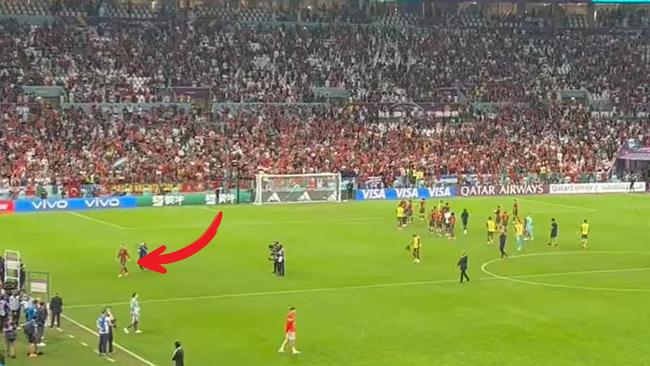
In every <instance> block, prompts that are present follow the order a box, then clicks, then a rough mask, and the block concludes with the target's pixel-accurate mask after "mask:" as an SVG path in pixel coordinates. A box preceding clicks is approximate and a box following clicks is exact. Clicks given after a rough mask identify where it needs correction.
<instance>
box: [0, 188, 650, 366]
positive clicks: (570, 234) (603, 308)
mask: <svg viewBox="0 0 650 366" xmlns="http://www.w3.org/2000/svg"><path fill="white" fill-rule="evenodd" d="M395 203H396V202H350V203H341V204H318V205H316V204H314V205H293V206H268V207H267V206H265V207H254V206H227V207H223V212H224V219H223V223H222V227H221V229H220V231H219V233H218V235H217V237H216V239H215V241H214V242H213V243H211V244H210V245H209V246H208V247H206V248H205V249H204V250H203V251H202V252H200V253H199V254H198V255H196V256H194V257H192V258H190V259H187V260H186V261H183V262H181V263H177V264H173V265H169V266H168V269H169V273H168V274H166V275H160V274H157V273H153V272H140V270H139V269H137V268H136V265H135V262H131V264H130V267H131V271H132V273H131V275H130V276H129V277H127V278H118V277H117V270H118V268H117V263H116V262H115V260H114V256H115V253H116V251H117V249H118V246H119V244H120V243H121V242H126V243H127V244H128V245H129V247H130V248H131V251H132V254H135V245H136V244H137V243H138V242H140V241H147V242H149V243H151V245H150V246H151V247H154V248H155V247H156V246H157V245H159V244H166V245H167V246H168V247H169V248H170V250H173V249H178V248H179V247H180V246H182V245H184V244H187V243H189V242H191V241H192V240H194V239H195V238H196V237H198V235H200V233H201V232H202V231H203V229H204V228H205V227H207V225H208V224H209V222H210V220H211V218H212V217H213V216H214V215H215V214H216V211H215V210H214V209H206V208H205V207H198V206H195V207H183V208H160V209H154V208H151V209H136V210H128V211H93V212H82V213H81V215H84V216H86V217H83V216H75V215H73V214H70V213H39V214H23V215H13V216H4V217H0V232H1V233H2V235H1V238H2V239H1V243H2V247H4V248H6V249H15V250H19V251H20V252H21V254H22V256H23V257H24V258H25V261H26V263H27V265H28V269H29V270H35V271H47V272H50V273H51V274H52V280H53V290H54V291H58V292H60V293H61V295H62V297H63V299H64V302H65V304H66V306H68V307H67V309H66V310H65V314H66V315H67V316H69V317H71V318H72V319H74V320H76V321H78V322H80V323H82V324H84V325H85V326H87V327H90V328H93V329H94V321H95V319H96V317H97V315H98V313H99V312H100V310H101V308H102V307H103V306H104V305H105V304H112V303H117V304H114V305H113V306H112V308H113V311H114V313H116V316H117V318H118V322H121V323H122V324H124V321H125V320H126V319H127V318H128V305H127V303H128V300H129V298H130V295H131V293H132V292H134V291H137V292H138V293H139V294H140V299H141V305H142V328H143V330H144V333H143V334H140V335H133V334H130V335H125V334H123V333H121V332H120V333H118V334H117V337H116V341H117V342H118V343H119V344H121V345H122V346H124V347H126V348H127V349H129V350H131V351H132V352H134V353H136V354H138V355H140V356H141V357H143V358H144V359H147V360H150V361H151V362H153V363H154V364H156V365H168V364H170V361H169V358H170V356H171V352H172V350H173V347H172V345H173V342H174V341H175V340H177V339H178V340H181V341H182V342H183V344H184V347H185V349H186V355H187V364H188V365H190V366H195V365H201V366H207V365H251V366H266V365H299V364H301V365H309V366H325V365H327V366H330V365H340V364H345V365H351V366H371V365H372V366H384V365H385V366H392V365H410V366H419V365H422V366H424V365H426V366H431V365H450V366H451V365H453V366H459V365H472V366H474V365H513V366H515V365H516V366H520V365H553V366H563V365H566V366H575V365H591V366H596V365H603V366H611V365H626V366H634V365H639V366H647V365H649V364H650V355H648V353H647V352H645V351H646V349H647V340H648V338H649V337H650V317H648V316H646V315H645V314H646V313H647V309H648V308H649V307H650V240H648V236H647V235H648V234H647V233H648V229H650V219H649V216H650V196H646V195H643V194H639V195H602V196H572V197H550V196H547V197H531V198H526V197H522V198H521V199H520V207H521V212H522V213H527V212H530V213H531V214H532V215H533V218H534V219H535V226H536V236H537V239H536V241H535V242H534V243H530V244H527V246H526V248H525V250H524V252H523V254H535V255H532V256H528V255H526V256H520V257H519V258H518V256H517V253H516V251H515V249H514V235H510V237H509V244H508V245H509V248H508V250H509V252H510V253H511V254H512V255H513V256H512V258H511V259H510V260H508V261H506V262H502V261H494V262H493V263H490V264H488V265H487V266H486V270H487V271H489V272H491V273H494V274H496V275H499V276H505V277H508V278H511V279H496V278H494V277H491V276H490V275H488V274H486V273H484V272H483V271H482V270H481V265H482V264H483V263H485V262H488V261H491V260H493V259H495V258H497V254H498V253H497V248H495V247H494V246H488V245H486V244H485V242H484V231H485V230H484V229H483V228H484V222H485V219H486V217H487V216H488V215H489V214H491V211H492V210H493V209H494V207H495V206H496V205H497V204H500V205H501V206H502V207H506V208H507V209H508V210H509V209H510V207H511V205H512V198H511V197H510V198H509V197H501V198H471V199H461V198H455V199H452V200H451V203H452V207H453V208H454V210H455V211H456V212H460V211H461V210H462V208H467V209H468V210H469V211H470V215H471V216H470V234H469V235H468V236H459V238H458V239H457V240H455V241H450V240H445V239H441V238H438V237H435V236H431V235H430V234H428V233H427V232H426V228H425V225H424V223H422V222H416V223H414V224H412V225H410V226H409V227H408V228H407V229H405V230H397V229H396V228H395V225H394V206H395ZM429 204H433V202H429ZM88 217H90V218H93V219H97V220H102V221H105V222H108V223H112V224H114V225H118V226H121V227H123V228H126V229H119V228H117V227H114V226H110V225H106V224H102V223H100V222H95V221H91V220H89V219H87V218H88ZM551 217H555V218H556V219H557V220H558V222H559V225H560V247H559V248H557V249H556V248H549V247H547V246H546V240H547V236H548V226H549V220H550V218H551ZM584 218H587V219H589V221H590V223H591V229H592V233H591V239H590V249H589V250H587V251H583V250H581V249H580V247H579V238H578V233H577V231H578V225H579V224H580V222H581V221H582V220H583V219H584ZM414 232H415V233H420V234H422V235H423V238H424V239H423V240H424V243H423V260H422V262H421V263H420V264H413V263H411V260H410V256H409V253H408V252H407V251H405V250H404V247H405V246H406V244H407V243H408V241H409V239H410V236H411V235H412V234H413V233H414ZM276 239H277V240H281V241H282V242H283V243H284V245H285V247H286V251H287V277H286V278H276V277H274V276H273V275H272V274H271V273H270V272H271V269H272V265H271V263H269V262H268V261H267V259H266V257H267V245H268V244H269V243H270V242H271V241H273V240H276ZM152 249H153V248H152ZM463 250H465V251H467V253H468V254H469V260H470V270H469V275H470V277H471V278H472V281H471V282H470V283H468V284H463V285H460V284H458V283H457V282H456V279H457V277H458V271H457V269H456V267H455V264H456V261H457V258H458V255H459V254H460V252H461V251H463ZM549 253H552V254H551V255H547V254H549ZM537 254H540V255H537ZM629 269H634V270H629ZM567 272H569V273H567ZM511 276H514V277H511ZM513 278H514V279H516V280H518V281H523V282H515V281H513V280H512V279H513ZM586 287H589V288H592V289H585V288H586ZM294 290H295V291H294ZM301 290H304V291H301ZM230 295H232V296H230ZM193 297H198V298H195V299H192V298H193ZM160 299H163V300H162V301H156V300H160ZM290 306H295V307H297V310H298V323H297V326H298V343H299V348H300V349H301V350H302V351H303V353H302V354H301V355H300V356H298V357H295V356H291V355H289V354H277V353H276V350H277V348H278V346H279V344H280V342H281V341H282V339H283V326H284V318H285V314H286V311H287V309H288V308H289V307H290ZM63 328H64V332H63V333H59V332H54V331H49V330H48V332H47V334H46V338H47V341H48V346H47V347H46V348H45V349H44V351H45V355H44V356H43V357H42V358H39V359H32V360H26V359H25V356H24V350H25V345H24V343H22V342H21V343H20V344H19V347H18V351H19V359H18V360H15V361H14V360H11V362H10V363H9V365H11V366H14V365H46V366H51V365H83V366H95V365H100V366H101V365H109V364H110V363H109V362H108V361H106V360H104V359H100V358H99V357H97V356H96V355H95V354H94V353H93V351H94V349H95V347H96V337H94V336H92V335H91V334H89V333H88V332H86V331H84V330H82V329H80V328H79V327H77V326H74V325H72V324H71V323H70V322H69V321H64V326H63ZM70 335H72V336H74V337H75V338H74V339H72V338H70V337H69V336H70ZM22 338H23V336H22V333H21V339H22ZM80 342H84V343H87V344H88V347H84V346H82V345H81V344H80ZM114 358H115V361H116V362H115V364H116V365H134V366H135V365H144V363H142V362H141V361H138V360H137V359H135V358H133V357H131V356H129V355H127V354H125V353H124V352H122V351H118V352H117V353H116V355H115V357H114Z"/></svg>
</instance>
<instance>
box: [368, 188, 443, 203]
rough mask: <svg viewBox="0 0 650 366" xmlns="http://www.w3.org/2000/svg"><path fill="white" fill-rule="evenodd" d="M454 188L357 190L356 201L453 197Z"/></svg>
mask: <svg viewBox="0 0 650 366" xmlns="http://www.w3.org/2000/svg"><path fill="white" fill-rule="evenodd" d="M455 195H456V187H431V188H387V189H358V190H357V194H356V199H357V200H408V199H421V198H424V199H427V198H442V197H453V196H455Z"/></svg>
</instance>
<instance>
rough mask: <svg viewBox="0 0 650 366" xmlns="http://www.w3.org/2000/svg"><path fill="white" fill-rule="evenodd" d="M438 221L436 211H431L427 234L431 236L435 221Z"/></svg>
mask: <svg viewBox="0 0 650 366" xmlns="http://www.w3.org/2000/svg"><path fill="white" fill-rule="evenodd" d="M437 219H438V211H437V210H436V209H435V207H434V209H433V210H431V218H430V219H429V232H430V233H432V234H433V232H434V230H435V228H436V220H437Z"/></svg>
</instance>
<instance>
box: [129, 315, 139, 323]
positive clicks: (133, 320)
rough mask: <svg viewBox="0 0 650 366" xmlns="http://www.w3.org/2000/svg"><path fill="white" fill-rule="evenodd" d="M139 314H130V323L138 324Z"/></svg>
mask: <svg viewBox="0 0 650 366" xmlns="http://www.w3.org/2000/svg"><path fill="white" fill-rule="evenodd" d="M139 321H140V314H131V323H135V322H139Z"/></svg>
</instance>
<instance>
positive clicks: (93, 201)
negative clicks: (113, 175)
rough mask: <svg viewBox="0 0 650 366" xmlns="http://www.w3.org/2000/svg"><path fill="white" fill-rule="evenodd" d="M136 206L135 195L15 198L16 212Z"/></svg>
mask: <svg viewBox="0 0 650 366" xmlns="http://www.w3.org/2000/svg"><path fill="white" fill-rule="evenodd" d="M133 207H136V199H135V197H93V198H69V199H46V200H39V199H35V200H17V201H16V203H15V211H16V212H35V211H81V210H97V209H109V208H133Z"/></svg>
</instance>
